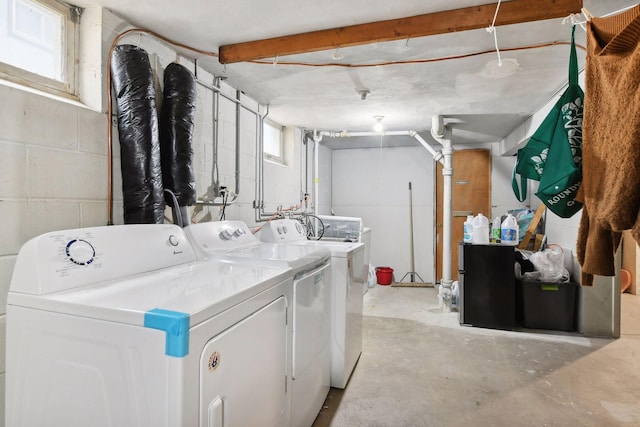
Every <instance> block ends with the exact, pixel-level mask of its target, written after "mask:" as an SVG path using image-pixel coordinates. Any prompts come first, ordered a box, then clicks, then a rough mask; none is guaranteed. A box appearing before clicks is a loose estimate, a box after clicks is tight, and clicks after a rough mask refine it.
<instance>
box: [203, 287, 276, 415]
mask: <svg viewBox="0 0 640 427" xmlns="http://www.w3.org/2000/svg"><path fill="white" fill-rule="evenodd" d="M236 309H237V308H236ZM285 319H286V300H285V298H284V297H280V298H278V299H277V300H275V301H273V302H271V303H270V304H268V305H267V306H265V307H263V308H262V309H260V310H259V311H257V312H255V313H253V314H250V315H249V316H247V317H245V318H244V319H243V320H241V321H240V322H238V323H236V324H235V325H233V326H232V327H230V328H229V329H227V330H225V331H224V332H222V333H220V334H218V335H216V336H215V337H213V338H212V339H211V340H210V341H209V342H208V343H207V344H206V345H205V347H204V350H203V352H202V354H201V356H200V427H223V426H224V427H232V426H246V427H252V426H256V427H263V426H269V427H279V426H280V425H281V424H282V421H283V420H282V417H283V415H284V414H285V413H286V397H287V390H286V371H287V325H286V322H285Z"/></svg>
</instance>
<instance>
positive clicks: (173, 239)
mask: <svg viewBox="0 0 640 427" xmlns="http://www.w3.org/2000/svg"><path fill="white" fill-rule="evenodd" d="M179 243H180V241H179V240H178V238H177V237H176V236H175V235H173V234H172V235H170V236H169V244H170V245H171V246H178V244H179Z"/></svg>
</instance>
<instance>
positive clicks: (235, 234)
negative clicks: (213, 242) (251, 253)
mask: <svg viewBox="0 0 640 427" xmlns="http://www.w3.org/2000/svg"><path fill="white" fill-rule="evenodd" d="M243 234H244V230H243V229H242V228H236V229H235V230H234V231H233V235H234V236H236V237H240V236H242V235H243Z"/></svg>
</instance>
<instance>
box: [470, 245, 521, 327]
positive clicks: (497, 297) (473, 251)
mask: <svg viewBox="0 0 640 427" xmlns="http://www.w3.org/2000/svg"><path fill="white" fill-rule="evenodd" d="M514 264H515V248H514V247H513V246H504V245H474V244H468V243H460V244H459V248H458V272H459V274H458V286H459V293H460V304H459V315H460V324H463V325H471V326H479V327H484V328H493V329H514V328H515V327H516V309H515V301H516V296H515V273H514Z"/></svg>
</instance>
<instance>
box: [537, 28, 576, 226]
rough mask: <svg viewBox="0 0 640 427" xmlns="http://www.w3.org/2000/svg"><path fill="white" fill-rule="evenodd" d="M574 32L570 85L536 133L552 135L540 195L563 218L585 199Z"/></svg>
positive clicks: (568, 215)
mask: <svg viewBox="0 0 640 427" xmlns="http://www.w3.org/2000/svg"><path fill="white" fill-rule="evenodd" d="M574 32H575V27H574V28H573V30H572V33H571V56H570V59H569V87H568V88H567V89H566V90H565V91H564V93H563V94H562V96H561V97H560V99H559V100H558V102H557V103H556V105H555V106H554V107H553V110H551V112H550V113H549V115H548V116H547V118H546V119H545V120H544V122H543V123H542V125H541V126H540V128H539V129H538V130H537V131H536V133H535V134H534V137H535V136H536V135H538V134H539V133H540V135H544V137H545V138H550V145H549V151H548V153H547V160H546V163H545V170H544V173H543V174H542V177H541V178H540V185H539V186H538V192H537V193H536V196H538V197H539V198H540V200H541V201H542V203H544V204H545V205H546V206H547V208H548V209H549V210H551V211H552V212H553V213H555V214H556V215H558V216H559V217H561V218H570V217H571V216H573V215H574V214H575V213H576V212H578V211H579V210H580V209H582V203H580V202H578V201H576V200H575V198H576V194H577V192H578V189H579V188H580V184H581V183H582V117H583V107H584V93H583V92H582V89H581V88H580V86H579V85H578V59H577V55H576V48H575V44H574V37H573V33H574ZM547 119H549V120H548V121H547ZM545 125H546V126H545ZM532 138H533V137H532Z"/></svg>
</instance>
